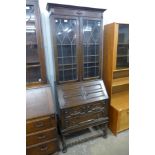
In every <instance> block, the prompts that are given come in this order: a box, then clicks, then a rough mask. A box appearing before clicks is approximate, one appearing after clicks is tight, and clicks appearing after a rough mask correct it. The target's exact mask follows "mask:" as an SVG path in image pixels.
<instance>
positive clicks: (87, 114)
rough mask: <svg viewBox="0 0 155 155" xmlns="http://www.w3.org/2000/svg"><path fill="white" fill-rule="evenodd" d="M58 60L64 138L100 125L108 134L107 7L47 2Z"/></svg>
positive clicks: (56, 63)
mask: <svg viewBox="0 0 155 155" xmlns="http://www.w3.org/2000/svg"><path fill="white" fill-rule="evenodd" d="M47 10H48V11H49V13H50V15H49V20H50V25H51V38H52V43H51V44H52V45H53V51H54V58H55V59H54V60H55V73H56V74H55V75H56V78H55V79H56V82H55V89H56V96H57V113H58V118H59V129H60V133H61V138H62V144H63V152H65V151H66V149H67V146H69V145H70V144H67V143H66V141H65V137H66V136H67V135H70V134H71V133H73V132H76V131H80V130H83V129H85V128H88V127H93V126H100V127H102V130H103V134H102V135H103V136H104V137H106V134H107V132H106V130H107V129H106V128H107V123H108V114H107V99H108V95H107V92H106V89H105V86H104V82H103V80H102V77H101V75H102V68H101V66H102V52H103V40H102V39H103V30H102V29H103V12H104V11H105V9H97V8H89V7H78V6H71V5H62V4H53V3H48V4H47Z"/></svg>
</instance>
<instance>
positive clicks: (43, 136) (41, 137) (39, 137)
mask: <svg viewBox="0 0 155 155" xmlns="http://www.w3.org/2000/svg"><path fill="white" fill-rule="evenodd" d="M44 138H46V135H41V136H38V139H44Z"/></svg>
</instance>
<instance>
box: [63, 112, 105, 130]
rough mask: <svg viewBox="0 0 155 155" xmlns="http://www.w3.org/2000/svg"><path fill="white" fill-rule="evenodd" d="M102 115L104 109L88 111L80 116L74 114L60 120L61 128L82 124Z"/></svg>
mask: <svg viewBox="0 0 155 155" xmlns="http://www.w3.org/2000/svg"><path fill="white" fill-rule="evenodd" d="M103 117H104V111H102V112H97V113H89V114H85V115H82V116H75V117H71V118H69V119H65V120H62V125H63V128H68V127H71V126H74V125H78V124H79V125H80V124H84V123H87V122H90V121H92V120H97V119H99V118H103Z"/></svg>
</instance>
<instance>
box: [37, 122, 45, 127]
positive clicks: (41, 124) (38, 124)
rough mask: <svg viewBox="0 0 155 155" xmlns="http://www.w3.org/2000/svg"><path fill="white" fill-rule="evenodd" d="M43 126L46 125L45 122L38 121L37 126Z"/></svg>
mask: <svg viewBox="0 0 155 155" xmlns="http://www.w3.org/2000/svg"><path fill="white" fill-rule="evenodd" d="M43 126H44V123H43V122H39V123H36V127H37V128H40V127H43Z"/></svg>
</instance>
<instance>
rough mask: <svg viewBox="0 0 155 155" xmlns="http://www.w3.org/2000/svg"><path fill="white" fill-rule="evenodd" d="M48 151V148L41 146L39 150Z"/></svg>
mask: <svg viewBox="0 0 155 155" xmlns="http://www.w3.org/2000/svg"><path fill="white" fill-rule="evenodd" d="M47 149H48V146H43V147H41V148H40V150H41V151H46V150H47Z"/></svg>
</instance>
